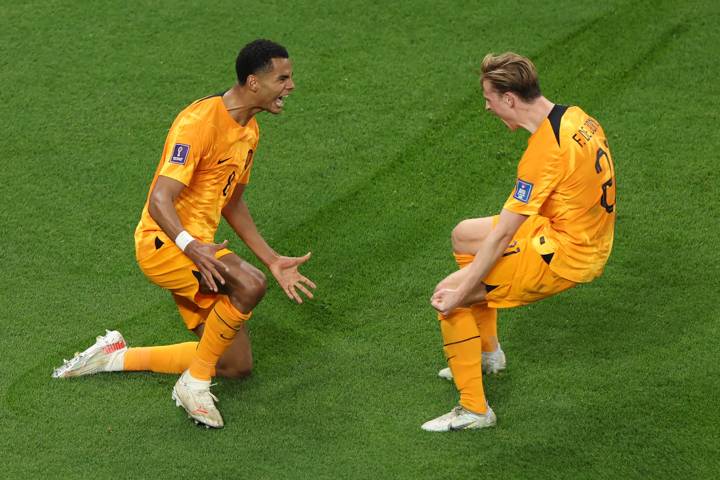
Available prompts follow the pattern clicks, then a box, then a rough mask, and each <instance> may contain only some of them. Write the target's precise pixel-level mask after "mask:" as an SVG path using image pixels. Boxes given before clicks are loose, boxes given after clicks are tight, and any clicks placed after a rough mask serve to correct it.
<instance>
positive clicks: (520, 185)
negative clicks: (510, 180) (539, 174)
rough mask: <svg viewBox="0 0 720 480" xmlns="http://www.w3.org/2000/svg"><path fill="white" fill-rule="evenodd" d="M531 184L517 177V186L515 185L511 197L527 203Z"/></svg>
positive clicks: (531, 187)
mask: <svg viewBox="0 0 720 480" xmlns="http://www.w3.org/2000/svg"><path fill="white" fill-rule="evenodd" d="M532 189H533V184H532V183H530V182H526V181H524V180H520V179H518V181H517V187H515V193H514V194H513V198H514V199H515V200H517V201H519V202H522V203H528V202H529V201H530V194H531V193H532Z"/></svg>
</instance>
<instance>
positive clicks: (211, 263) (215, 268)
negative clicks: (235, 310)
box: [185, 239, 228, 292]
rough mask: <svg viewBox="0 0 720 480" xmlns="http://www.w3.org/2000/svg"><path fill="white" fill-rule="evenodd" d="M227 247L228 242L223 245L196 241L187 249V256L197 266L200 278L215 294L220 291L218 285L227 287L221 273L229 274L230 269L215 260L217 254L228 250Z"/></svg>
mask: <svg viewBox="0 0 720 480" xmlns="http://www.w3.org/2000/svg"><path fill="white" fill-rule="evenodd" d="M227 245H228V241H227V240H225V241H224V242H223V243H205V242H201V241H200V240H198V239H195V240H193V241H192V242H190V243H188V245H187V247H185V255H187V256H188V258H190V260H192V261H193V263H194V264H195V265H197V267H198V270H199V271H200V276H201V277H202V279H203V280H204V281H205V284H206V285H207V286H208V287H209V288H210V290H212V291H213V292H217V291H218V286H217V283H220V284H221V285H225V279H224V278H223V276H222V274H221V272H223V273H224V272H227V271H228V267H227V266H225V264H223V263H222V262H221V261H220V260H218V259H217V258H215V254H216V253H217V252H219V251H220V250H222V249H223V248H227ZM216 281H217V283H216Z"/></svg>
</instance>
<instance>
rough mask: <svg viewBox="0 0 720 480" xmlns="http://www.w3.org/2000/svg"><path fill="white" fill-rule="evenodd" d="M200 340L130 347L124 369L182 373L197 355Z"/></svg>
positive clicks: (126, 354)
mask: <svg viewBox="0 0 720 480" xmlns="http://www.w3.org/2000/svg"><path fill="white" fill-rule="evenodd" d="M197 346H198V342H185V343H176V344H175V345H163V346H157V347H139V348H128V350H127V352H125V363H124V366H123V370H125V371H140V370H148V371H151V372H158V373H182V372H184V371H185V370H187V369H188V367H189V366H190V362H191V361H192V359H193V357H194V356H195V350H196V349H197Z"/></svg>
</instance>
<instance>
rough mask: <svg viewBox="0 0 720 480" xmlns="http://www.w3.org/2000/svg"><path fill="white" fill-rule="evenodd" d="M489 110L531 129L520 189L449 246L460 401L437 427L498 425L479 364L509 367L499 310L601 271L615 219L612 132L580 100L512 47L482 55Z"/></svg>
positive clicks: (447, 305) (453, 359)
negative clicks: (549, 88) (572, 100)
mask: <svg viewBox="0 0 720 480" xmlns="http://www.w3.org/2000/svg"><path fill="white" fill-rule="evenodd" d="M481 70H482V74H481V81H482V88H483V96H484V97H485V109H486V110H488V111H490V112H492V113H493V114H495V115H496V116H497V117H498V118H500V120H501V121H502V122H503V123H504V124H505V125H506V126H507V127H508V128H509V129H510V130H513V131H514V130H516V129H518V128H524V129H526V130H528V131H529V132H530V138H529V139H528V146H527V149H526V150H525V153H524V154H523V156H522V158H521V159H520V163H519V164H518V169H517V179H516V182H515V187H514V189H513V191H512V193H510V195H509V197H508V199H507V200H506V201H505V204H504V206H503V209H502V211H501V212H500V214H499V215H496V216H494V217H486V218H477V219H469V220H464V221H462V222H460V223H459V224H458V225H457V226H456V227H455V229H454V230H453V232H452V246H453V250H454V254H455V258H456V260H457V263H458V266H459V267H460V270H458V271H456V272H454V273H452V274H450V275H449V276H447V277H446V278H445V279H443V280H442V281H441V282H440V283H439V284H438V285H437V286H436V287H435V291H434V293H433V295H432V298H431V300H430V302H431V304H432V306H433V308H435V309H436V310H437V311H438V312H439V314H438V317H439V320H440V329H441V332H442V337H443V343H444V351H445V356H446V358H447V362H448V365H449V371H447V370H446V369H445V370H441V371H440V376H444V377H446V378H453V379H454V381H455V386H456V387H457V389H458V390H459V392H460V404H459V405H458V406H457V407H455V408H453V409H452V410H451V411H450V412H449V413H447V414H445V415H442V416H440V417H438V418H436V419H434V420H430V421H428V422H426V423H424V424H423V425H422V428H423V429H424V430H428V431H433V432H440V431H448V430H462V429H470V428H483V427H491V426H493V425H495V423H496V416H495V413H494V412H493V411H492V409H491V408H490V406H489V405H488V403H487V401H486V399H485V394H484V391H483V383H482V372H483V370H484V371H485V372H497V371H499V370H502V369H504V368H505V355H504V353H502V350H501V348H500V346H499V344H498V339H497V323H496V322H497V309H498V308H511V307H516V306H519V305H524V304H528V303H531V302H535V301H538V300H540V299H543V298H546V297H549V296H551V295H554V294H556V293H560V292H562V291H563V290H567V289H569V288H571V287H573V286H575V285H576V284H578V283H586V282H590V281H592V280H593V279H594V278H596V277H598V276H599V275H600V274H601V273H602V271H603V268H604V266H605V263H606V261H607V259H608V256H609V255H610V250H611V248H612V243H613V230H614V225H615V210H616V209H615V171H614V167H613V162H612V156H611V155H610V149H609V148H608V143H607V139H606V137H605V132H604V131H603V129H602V127H601V126H600V124H599V123H598V122H597V120H595V119H594V118H593V117H591V116H589V115H588V114H587V113H585V112H584V111H583V110H582V109H580V108H579V107H576V106H565V105H556V104H553V103H552V102H550V101H549V100H548V99H547V98H545V97H544V96H543V95H542V94H541V92H540V86H539V82H538V77H537V71H536V70H535V66H534V65H533V63H532V62H531V61H530V60H529V59H527V58H525V57H522V56H520V55H517V54H515V53H504V54H501V55H493V54H489V55H486V56H485V58H484V59H483V62H482V69H481Z"/></svg>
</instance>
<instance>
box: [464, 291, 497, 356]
mask: <svg viewBox="0 0 720 480" xmlns="http://www.w3.org/2000/svg"><path fill="white" fill-rule="evenodd" d="M470 309H471V310H472V314H473V317H475V324H476V325H477V328H478V332H479V333H480V338H482V351H483V352H494V351H495V350H497V348H498V337H497V308H490V307H488V305H487V303H476V304H475V305H473V306H472V307H471V308H470Z"/></svg>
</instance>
